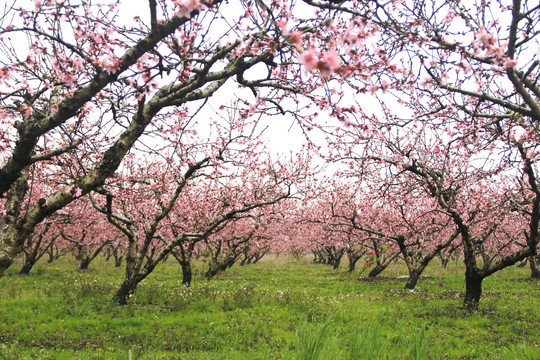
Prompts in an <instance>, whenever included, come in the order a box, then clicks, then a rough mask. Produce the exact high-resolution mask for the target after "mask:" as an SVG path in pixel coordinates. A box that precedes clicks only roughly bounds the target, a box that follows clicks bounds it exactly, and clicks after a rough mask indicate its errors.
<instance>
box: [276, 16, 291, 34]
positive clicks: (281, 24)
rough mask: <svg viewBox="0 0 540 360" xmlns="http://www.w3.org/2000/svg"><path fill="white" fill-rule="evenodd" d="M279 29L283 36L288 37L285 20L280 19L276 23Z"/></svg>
mask: <svg viewBox="0 0 540 360" xmlns="http://www.w3.org/2000/svg"><path fill="white" fill-rule="evenodd" d="M277 24H278V26H279V28H280V29H281V32H282V33H283V35H289V30H287V20H286V19H280V20H278V22H277Z"/></svg>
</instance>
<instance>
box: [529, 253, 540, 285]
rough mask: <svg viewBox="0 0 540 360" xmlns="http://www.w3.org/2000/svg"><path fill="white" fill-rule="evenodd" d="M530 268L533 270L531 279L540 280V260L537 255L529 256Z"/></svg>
mask: <svg viewBox="0 0 540 360" xmlns="http://www.w3.org/2000/svg"><path fill="white" fill-rule="evenodd" d="M529 266H530V268H531V278H533V279H540V270H539V269H538V259H537V257H536V255H531V256H529Z"/></svg>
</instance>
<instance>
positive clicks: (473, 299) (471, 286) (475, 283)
mask: <svg viewBox="0 0 540 360" xmlns="http://www.w3.org/2000/svg"><path fill="white" fill-rule="evenodd" d="M482 280H484V278H482V277H481V276H480V275H478V274H477V273H475V272H472V271H469V270H467V271H466V272H465V300H464V301H463V307H464V308H465V309H466V310H477V309H478V305H479V304H480V296H481V295H482Z"/></svg>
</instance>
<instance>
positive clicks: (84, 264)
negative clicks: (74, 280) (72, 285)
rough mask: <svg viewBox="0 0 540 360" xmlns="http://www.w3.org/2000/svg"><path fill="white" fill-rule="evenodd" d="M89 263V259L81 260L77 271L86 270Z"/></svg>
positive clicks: (90, 260)
mask: <svg viewBox="0 0 540 360" xmlns="http://www.w3.org/2000/svg"><path fill="white" fill-rule="evenodd" d="M91 262H92V259H91V258H88V257H86V258H83V259H82V260H81V263H80V265H79V270H88V266H89V265H90V263H91Z"/></svg>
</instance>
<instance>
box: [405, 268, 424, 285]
mask: <svg viewBox="0 0 540 360" xmlns="http://www.w3.org/2000/svg"><path fill="white" fill-rule="evenodd" d="M421 274H422V271H421V270H418V269H415V270H412V271H409V279H408V280H407V283H406V284H405V290H413V289H414V288H415V287H416V284H417V283H418V279H420V275H421Z"/></svg>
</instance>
